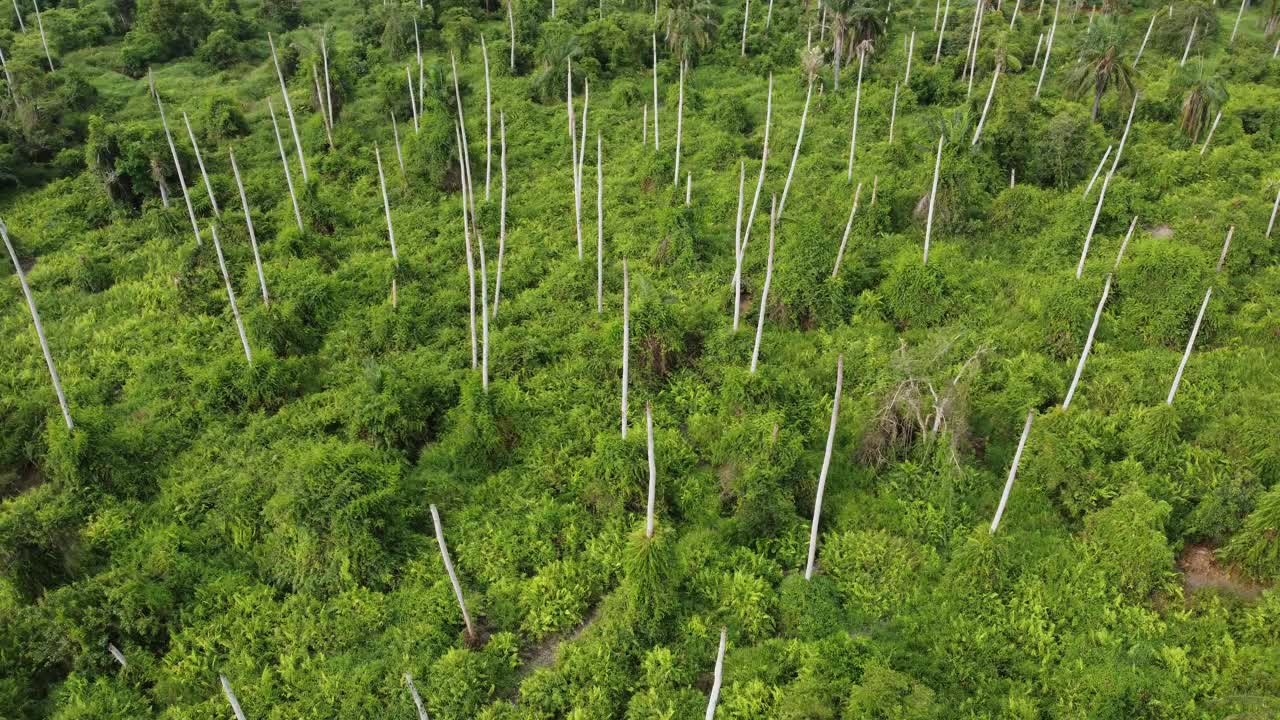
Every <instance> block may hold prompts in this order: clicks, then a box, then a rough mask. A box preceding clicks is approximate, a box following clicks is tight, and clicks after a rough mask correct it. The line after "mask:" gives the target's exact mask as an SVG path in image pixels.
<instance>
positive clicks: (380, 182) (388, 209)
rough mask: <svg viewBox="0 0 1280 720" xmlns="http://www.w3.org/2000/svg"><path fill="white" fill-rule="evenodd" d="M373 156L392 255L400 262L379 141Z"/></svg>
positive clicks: (374, 147) (375, 145) (374, 148)
mask: <svg viewBox="0 0 1280 720" xmlns="http://www.w3.org/2000/svg"><path fill="white" fill-rule="evenodd" d="M373 157H374V159H375V160H377V163H378V186H379V187H380V188H382V209H383V211H384V212H385V213H386V216H387V238H388V239H389V240H390V241H391V257H392V259H394V260H395V261H396V263H399V262H400V255H399V253H397V252H396V231H395V228H394V227H392V226H391V202H390V201H389V200H388V199H387V179H386V176H385V175H383V173H382V152H381V151H380V150H379V149H378V145H377V143H374V146H373Z"/></svg>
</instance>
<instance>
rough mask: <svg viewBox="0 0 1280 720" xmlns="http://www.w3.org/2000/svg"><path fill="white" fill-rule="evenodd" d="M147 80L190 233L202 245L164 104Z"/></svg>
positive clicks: (148, 74)
mask: <svg viewBox="0 0 1280 720" xmlns="http://www.w3.org/2000/svg"><path fill="white" fill-rule="evenodd" d="M147 80H148V81H149V82H150V83H151V94H152V95H155V97H156V107H158V108H160V125H161V126H162V127H164V139H165V140H166V141H168V143H169V154H170V155H172V156H173V169H174V170H175V171H177V173H178V186H179V187H181V188H182V199H183V201H185V202H186V204H187V217H188V218H189V219H190V220H191V232H192V233H194V234H195V236H196V245H197V246H200V245H203V244H204V242H203V241H202V240H201V239H200V226H199V224H197V223H196V211H195V209H194V208H193V207H192V206H191V195H190V194H189V193H188V192H187V179H186V178H185V177H183V174H182V161H181V160H179V159H178V148H177V146H176V145H174V144H173V133H170V132H169V121H168V119H166V118H165V116H164V102H163V101H161V100H160V93H159V92H158V91H157V90H156V83H155V78H154V77H153V76H152V75H151V73H150V71H148V72H147Z"/></svg>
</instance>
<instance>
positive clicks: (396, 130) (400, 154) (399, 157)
mask: <svg viewBox="0 0 1280 720" xmlns="http://www.w3.org/2000/svg"><path fill="white" fill-rule="evenodd" d="M391 136H392V137H393V138H395V141H396V162H398V163H400V179H401V180H402V181H405V180H408V177H407V176H406V175H405V171H404V151H403V150H401V149H400V126H399V125H397V124H396V114H395V111H391Z"/></svg>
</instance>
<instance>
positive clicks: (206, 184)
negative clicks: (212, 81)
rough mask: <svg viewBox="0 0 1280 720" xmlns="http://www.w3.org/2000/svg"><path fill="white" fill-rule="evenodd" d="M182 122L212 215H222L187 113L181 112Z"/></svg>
mask: <svg viewBox="0 0 1280 720" xmlns="http://www.w3.org/2000/svg"><path fill="white" fill-rule="evenodd" d="M182 122H183V124H185V125H186V126H187V137H188V138H189V139H190V140H191V151H192V152H193V153H195V156H196V165H197V166H199V168H200V177H202V178H204V189H205V192H207V193H209V204H210V205H212V206H213V216H214V217H218V216H220V215H222V211H221V210H219V209H218V199H217V198H215V197H214V196H213V185H212V184H210V183H209V173H207V172H205V169H204V156H203V155H201V154H200V146H199V145H197V144H196V134H195V133H194V132H191V120H190V119H189V118H187V113H186V112H185V111H184V112H183V113H182Z"/></svg>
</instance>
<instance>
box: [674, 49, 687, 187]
mask: <svg viewBox="0 0 1280 720" xmlns="http://www.w3.org/2000/svg"><path fill="white" fill-rule="evenodd" d="M679 98H680V100H679V102H678V103H677V105H676V172H675V180H674V182H673V184H674V185H675V187H676V188H677V189H679V187H680V141H681V138H682V136H683V135H684V61H683V60H681V61H680V92H679Z"/></svg>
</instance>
